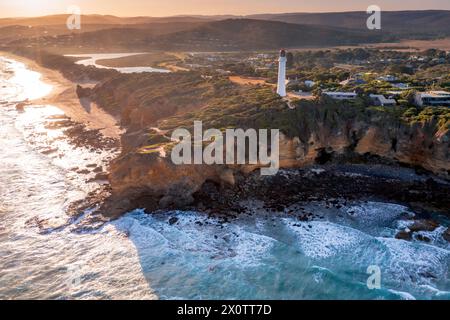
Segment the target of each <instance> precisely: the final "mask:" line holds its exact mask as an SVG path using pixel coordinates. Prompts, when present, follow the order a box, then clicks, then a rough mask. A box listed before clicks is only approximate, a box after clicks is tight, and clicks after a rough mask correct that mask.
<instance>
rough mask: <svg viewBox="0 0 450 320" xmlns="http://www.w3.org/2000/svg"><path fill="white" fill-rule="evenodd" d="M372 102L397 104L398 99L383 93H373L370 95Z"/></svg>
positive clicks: (378, 104) (388, 104)
mask: <svg viewBox="0 0 450 320" xmlns="http://www.w3.org/2000/svg"><path fill="white" fill-rule="evenodd" d="M369 97H370V99H371V100H372V102H373V103H374V104H375V105H377V106H383V107H384V106H395V105H396V104H397V101H395V99H387V98H386V97H385V96H383V95H382V94H371V95H369Z"/></svg>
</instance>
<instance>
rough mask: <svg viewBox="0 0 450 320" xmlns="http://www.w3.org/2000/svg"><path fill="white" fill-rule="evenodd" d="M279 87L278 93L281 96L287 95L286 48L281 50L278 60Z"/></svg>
mask: <svg viewBox="0 0 450 320" xmlns="http://www.w3.org/2000/svg"><path fill="white" fill-rule="evenodd" d="M278 61H279V64H278V87H277V93H278V94H279V95H280V96H281V97H285V96H286V50H283V49H282V50H280V59H279V60H278Z"/></svg>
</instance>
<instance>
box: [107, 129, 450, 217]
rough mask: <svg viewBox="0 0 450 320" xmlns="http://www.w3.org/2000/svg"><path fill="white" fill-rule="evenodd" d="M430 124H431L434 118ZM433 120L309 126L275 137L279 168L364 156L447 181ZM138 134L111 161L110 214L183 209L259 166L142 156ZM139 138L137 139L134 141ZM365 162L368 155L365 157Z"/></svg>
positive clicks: (443, 138) (445, 134) (441, 135)
mask: <svg viewBox="0 0 450 320" xmlns="http://www.w3.org/2000/svg"><path fill="white" fill-rule="evenodd" d="M433 121H434V120H433ZM433 121H430V122H427V123H415V124H413V125H408V124H398V125H396V126H393V125H392V124H386V126H380V125H374V124H373V123H367V122H365V121H341V122H337V125H336V123H335V125H329V124H327V123H326V122H314V124H312V125H309V126H308V128H306V129H305V130H303V132H302V134H300V135H299V136H295V137H293V138H288V137H287V136H286V135H283V134H281V136H280V168H301V167H304V166H307V165H312V164H324V163H327V162H332V161H340V162H344V163H345V162H354V161H359V162H361V161H363V162H364V161H367V160H366V159H367V156H368V155H370V156H378V157H377V158H380V159H384V160H387V161H389V162H392V163H395V162H398V163H402V164H406V165H410V166H413V167H416V166H417V167H421V168H424V169H426V170H429V171H431V172H433V173H435V174H437V175H439V176H441V177H444V178H447V179H448V177H449V172H450V161H449V160H450V159H449V158H450V157H449V135H450V134H449V131H448V130H441V131H439V129H436V128H438V126H437V125H436V123H433ZM142 136H143V134H142V133H136V132H135V133H133V134H128V135H126V136H125V137H124V139H123V142H124V153H123V156H121V157H120V158H118V159H117V160H115V161H114V162H113V163H112V166H111V174H110V182H111V186H112V198H113V199H114V201H113V202H114V205H113V207H114V208H112V207H110V208H108V210H109V211H110V213H111V215H117V214H120V213H122V212H124V211H127V210H130V209H133V208H137V207H146V208H148V209H156V208H166V207H183V206H184V205H187V204H189V203H191V202H192V201H193V194H194V193H195V192H197V191H198V190H199V189H200V188H201V187H202V185H203V184H204V183H205V182H207V181H213V182H214V183H217V184H221V185H226V184H229V185H233V184H234V183H235V180H236V179H235V175H236V174H237V173H244V174H246V173H249V172H252V171H254V170H255V169H257V168H258V167H259V166H257V165H256V166H255V165H253V166H251V165H241V166H226V165H174V164H173V163H172V161H171V158H170V155H166V156H165V157H163V156H161V155H160V153H159V152H153V153H150V154H148V153H142V152H139V148H140V147H142V145H143V144H144V143H145V142H144V141H145V139H142ZM139 137H141V139H139ZM369 158H370V157H369Z"/></svg>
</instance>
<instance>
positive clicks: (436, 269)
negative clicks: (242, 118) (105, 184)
mask: <svg viewBox="0 0 450 320" xmlns="http://www.w3.org/2000/svg"><path fill="white" fill-rule="evenodd" d="M0 63H1V68H0V69H1V70H2V73H1V74H0V81H1V84H0V91H1V93H2V95H1V97H2V101H1V106H0V124H1V125H0V256H1V257H2V259H1V261H0V298H2V299H157V298H159V299H413V298H415V299H450V293H449V291H450V282H449V277H448V275H449V270H450V265H449V261H450V259H449V258H450V256H449V249H450V248H449V244H448V242H446V241H444V240H443V233H444V231H445V230H446V228H447V227H448V225H449V224H448V220H446V218H445V217H444V216H440V215H437V214H434V213H430V214H432V216H433V219H436V220H438V221H439V223H440V226H439V227H437V228H435V229H434V230H433V231H423V232H421V233H419V235H422V238H423V237H426V238H427V239H429V240H430V241H429V242H424V241H422V240H419V239H417V238H413V239H411V241H404V240H400V239H396V238H395V235H396V233H397V232H398V231H399V230H403V229H405V228H407V227H410V226H411V224H412V223H413V220H414V216H415V215H417V213H416V212H414V211H413V210H412V209H411V208H408V207H407V206H403V205H399V204H394V203H389V202H388V201H385V202H376V201H363V200H361V199H354V200H352V201H346V200H345V199H336V200H337V201H338V202H344V200H345V201H346V203H345V204H344V203H343V204H341V205H340V207H339V208H337V206H329V205H328V204H327V203H326V202H324V201H320V200H310V201H297V202H295V203H291V204H289V206H288V207H286V208H284V209H283V210H272V209H271V210H268V209H267V208H266V207H265V206H264V203H262V202H261V201H255V200H252V199H245V200H244V201H243V202H242V203H241V206H242V207H243V208H245V210H244V211H243V212H241V214H239V215H238V216H233V217H231V216H230V215H216V216H214V215H208V214H205V213H204V212H201V211H192V210H191V211H172V210H165V211H157V212H150V213H146V212H144V210H135V211H133V212H130V213H128V214H125V215H124V216H122V217H120V218H119V219H117V220H114V221H97V224H95V225H92V224H91V221H92V220H91V214H92V211H90V210H86V211H81V212H77V213H76V215H75V216H74V215H71V214H69V213H68V208H69V206H70V205H71V204H72V203H73V202H75V201H77V200H81V199H84V198H85V197H86V196H87V195H88V194H89V193H90V192H91V191H95V190H96V189H97V188H100V187H101V184H102V183H101V182H99V181H96V180H95V179H93V178H95V172H94V170H95V168H97V167H99V166H106V165H107V163H108V162H109V161H110V160H111V159H112V158H113V157H114V153H112V152H111V151H108V150H95V149H93V148H91V147H83V146H74V145H73V144H71V143H70V141H69V139H67V136H66V135H65V134H64V130H63V129H62V128H59V127H58V126H52V125H50V126H49V124H51V123H52V122H55V121H60V120H61V119H62V118H63V117H64V115H63V113H62V112H61V110H59V109H58V108H57V106H49V105H32V104H31V105H27V106H25V107H24V109H23V110H18V109H17V108H16V105H17V103H18V102H20V101H23V100H26V99H35V98H38V97H39V96H42V95H45V94H46V92H47V91H48V90H49V89H48V87H46V86H45V84H43V83H42V82H40V79H39V76H38V75H36V74H35V73H31V71H29V70H27V69H26V68H25V67H24V66H23V65H21V64H19V63H17V62H15V61H12V60H3V59H2V60H0ZM18 73H21V74H22V75H23V76H21V77H19V78H17V77H16V78H14V75H15V74H18ZM12 79H15V80H12ZM20 79H22V80H23V81H22V80H20ZM24 79H25V80H24ZM30 87H33V88H41V89H39V90H35V91H33V90H31V89H30V90H28V89H29V88H30ZM31 93H33V94H32V95H31ZM94 165H95V166H94ZM83 172H84V173H83ZM369 266H378V267H379V268H380V269H381V288H380V289H374V290H371V289H369V287H368V286H367V280H368V277H369V274H368V273H367V268H368V267H369Z"/></svg>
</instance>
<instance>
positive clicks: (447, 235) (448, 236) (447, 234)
mask: <svg viewBox="0 0 450 320" xmlns="http://www.w3.org/2000/svg"><path fill="white" fill-rule="evenodd" d="M442 237H443V238H444V239H445V240H447V241H448V242H450V228H448V229H447V230H446V231H445V232H444V234H443V235H442Z"/></svg>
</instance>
